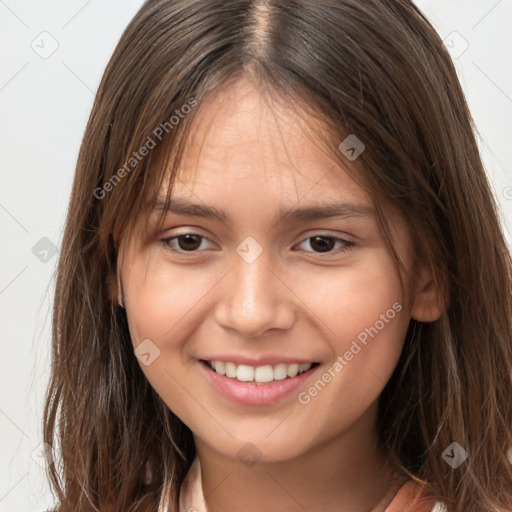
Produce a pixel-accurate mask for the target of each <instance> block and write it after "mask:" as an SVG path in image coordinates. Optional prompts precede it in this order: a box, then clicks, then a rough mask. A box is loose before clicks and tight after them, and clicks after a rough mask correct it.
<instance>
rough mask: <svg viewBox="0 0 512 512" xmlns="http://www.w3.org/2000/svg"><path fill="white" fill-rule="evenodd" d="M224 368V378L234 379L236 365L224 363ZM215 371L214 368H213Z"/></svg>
mask: <svg viewBox="0 0 512 512" xmlns="http://www.w3.org/2000/svg"><path fill="white" fill-rule="evenodd" d="M224 368H225V370H226V377H229V378H231V379H234V378H236V364H235V363H224ZM214 370H215V368H214Z"/></svg>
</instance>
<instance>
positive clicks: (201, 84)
mask: <svg viewBox="0 0 512 512" xmlns="http://www.w3.org/2000/svg"><path fill="white" fill-rule="evenodd" d="M498 219H499V216H498V213H497V206H496V202H495V200H494V198H493V195H492V193H491V190H490V186H489V183H488V181H487V178H486V175H485V172H484V169H483V167H482V163H481V159H480V156H479V153H478V149H477V145H476V142H475V137H474V134H473V126H472V122H471V117H470V113H469V111H468V107H467V105H466V102H465V99H464V96H463V93H462V90H461V87H460V84H459V82H458V80H457V76H456V73H455V70H454V67H453V65H452V62H451V60H450V57H449V55H448V53H447V52H446V50H445V49H444V47H443V44H442V41H441V40H440V38H439V37H438V35H437V34H436V32H435V31H434V29H433V28H432V26H431V25H430V24H429V23H428V21H427V20H426V19H425V18H424V16H423V15H422V14H421V13H420V12H419V11H418V9H417V8H416V7H415V6H414V5H413V4H412V3H411V2H409V1H405V0H393V1H391V0H385V1H384V0H365V1H359V0H357V1H356V0H318V1H310V2H307V1H272V0H269V1H258V0H225V1H222V2H219V1H213V0H149V1H147V2H146V3H145V4H144V5H143V6H142V8H141V10H140V11H139V13H138V14H137V15H136V17H135V18H134V19H133V21H132V22H131V23H130V25H129V26H128V28H127V29H126V31H125V33H124V34H123V36H122V38H121V41H120V42H119V45H118V47H117V48H116V50H115V52H114V55H113V56H112V58H111V61H110V63H109V65H108V67H107V69H106V71H105V75H104V77H103V80H102V83H101V85H100V87H99V90H98V94H97V97H96V101H95V104H94V107H93V110H92V113H91V117H90V120H89V124H88V126H87V129H86V132H85V135H84V140H83V144H82V147H81V151H80V155H79V160H78V164H77V169H76V175H75V181H74V185H73V192H72V197H71V201H70V205H69V212H68V218H67V223H66V228H65V233H64V238H63V242H62V249H61V253H60V261H59V267H58V275H57V282H56V292H55V305H54V324H53V361H52V377H51V382H50V385H49V389H48V395H47V401H46V408H45V415H44V438H45V441H46V442H47V443H49V444H50V445H52V446H54V449H55V451H56V452H58V453H56V454H55V456H56V462H55V464H52V465H50V466H49V478H50V481H51V484H52V486H53V487H52V488H53V489H54V490H55V493H56V497H57V505H56V508H55V510H56V511H58V512H68V511H69V512H71V511H72V512H86V511H87V512H88V511H100V512H119V511H123V512H135V511H137V512H139V511H140V512H146V511H147V512H149V511H152V512H156V511H158V512H164V511H166V512H171V511H172V512H175V511H179V512H186V511H188V512H194V511H208V512H214V511H223V512H227V511H235V510H244V511H245V512H253V511H256V510H257V511H260V510H270V511H273V510H275V511H278V510H279V511H286V512H294V511H308V512H318V511H322V512H331V511H343V512H348V511H357V512H369V511H372V512H384V511H386V512H398V511H401V512H405V511H409V512H412V511H414V512H420V511H421V512H423V511H425V512H426V511H429V512H430V511H441V510H443V511H447V512H473V511H474V512H477V511H478V512H491V511H493V512H496V511H500V512H503V511H505V510H512V468H511V463H510V458H509V457H510V449H511V447H512V409H511V404H512V346H511V343H510V341H511V335H512V315H511V313H512V307H511V291H512V272H511V269H512V266H511V259H510V253H509V251H508V248H507V246H506V243H505V241H504V236H503V233H502V230H501V226H500V223H499V220H498Z"/></svg>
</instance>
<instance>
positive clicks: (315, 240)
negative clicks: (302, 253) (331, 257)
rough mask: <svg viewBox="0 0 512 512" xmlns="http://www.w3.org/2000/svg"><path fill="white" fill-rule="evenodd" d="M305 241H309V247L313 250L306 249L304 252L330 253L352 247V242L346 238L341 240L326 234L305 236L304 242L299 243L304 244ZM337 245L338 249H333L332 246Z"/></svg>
mask: <svg viewBox="0 0 512 512" xmlns="http://www.w3.org/2000/svg"><path fill="white" fill-rule="evenodd" d="M306 242H309V245H310V247H311V248H312V249H313V251H306V252H316V253H319V254H321V253H332V254H336V253H338V252H343V251H346V250H349V249H352V248H353V246H354V242H349V241H348V240H343V239H342V238H338V237H335V236H326V235H315V236H310V237H309V238H306V240H304V242H302V243H301V245H302V244H304V243H306ZM336 244H339V245H338V247H339V248H338V250H336V251H333V248H334V247H335V246H336Z"/></svg>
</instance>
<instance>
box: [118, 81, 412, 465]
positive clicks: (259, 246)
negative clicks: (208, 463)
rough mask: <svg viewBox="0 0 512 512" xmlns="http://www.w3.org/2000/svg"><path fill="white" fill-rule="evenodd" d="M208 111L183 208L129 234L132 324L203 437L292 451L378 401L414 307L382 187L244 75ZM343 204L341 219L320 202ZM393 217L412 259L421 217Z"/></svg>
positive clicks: (187, 173) (262, 452) (193, 150)
mask: <svg viewBox="0 0 512 512" xmlns="http://www.w3.org/2000/svg"><path fill="white" fill-rule="evenodd" d="M197 114H198V117H197V119H196V120H195V123H196V126H195V129H193V130H192V132H193V136H192V138H191V139H190V141H189V144H188V147H187V151H186V154H185V155H184V158H183V161H182V167H181V169H180V176H179V180H178V181H177V183H176V185H175V188H174V190H173V204H174V206H175V208H174V209H173V210H170V211H166V217H165V223H164V226H163V228H162V230H161V231H159V232H158V233H157V234H156V235H155V237H154V240H152V242H151V243H149V244H145V245H143V244H142V243H141V241H140V239H139V238H138V237H137V236H134V237H132V238H131V239H130V240H128V241H125V242H124V244H123V257H122V260H121V281H122V286H123V293H124V305H125V307H126V311H127V316H128V323H129V329H130V334H131V337H132V341H133V345H134V347H135V349H136V354H138V357H139V363H140V366H141V368H142V370H143V372H144V374H145V375H146V377H147V379H148V380H149V382H150V383H151V385H152V386H153V387H154V389H155V390H156V391H157V392H158V394H159V395H160V396H161V397H162V399H163V400H164V401H165V403H166V404H167V405H168V406H169V408H170V409H172V410H173V411H174V413H175V414H176V415H177V416H178V417H180V418H181V420H182V421H183V422H184V423H185V424H186V425H188V427H189V428H190V429H191V430H192V431H193V432H194V435H195V436H196V438H197V439H200V440H201V441H202V442H204V443H206V444H207V445H209V446H210V447H211V448H213V449H214V450H216V451H217V452H218V453H221V454H224V455H225V456H229V457H236V456H237V453H238V452H239V450H240V449H241V448H242V447H244V445H246V443H252V444H253V445H255V446H256V447H257V449H258V450H259V455H258V456H260V457H263V458H265V459H266V460H268V461H271V460H281V461H283V460H286V459H289V458H292V457H294V456H297V455H299V454H301V453H304V452H306V451H307V450H310V449H313V448H314V447H315V446H317V445H320V444H322V443H326V442H329V441H332V440H335V439H336V438H337V437H339V436H341V435H342V434H343V432H344V431H347V430H348V429H349V427H351V426H352V425H354V424H356V422H357V421H358V419H359V418H361V417H362V416H363V415H364V414H365V413H366V412H367V411H368V410H370V408H372V407H375V404H376V400H377V399H378V396H379V394H380V393H381V391H382V389H383V388H384V386H385V383H386V382H387V380H388V379H389V377H390V376H391V373H392V372H393V369H394V368H395V366H396V364H397V361H398V358H399V355H400V352H401V349H402V345H403V340H404V336H405V333H406V329H407V326H408V323H409V320H410V316H411V311H412V304H411V305H409V304H407V303H406V301H405V298H404V297H403V295H402V291H401V287H400V281H399V276H398V274H397V271H396V269H395V266H394V263H393V260H392V257H391V255H390V254H389V253H388V251H387V250H386V247H385V243H384V239H383V237H382V235H381V234H380V232H379V229H378V226H377V222H376V218H375V217H374V215H373V214H372V204H371V202H370V200H369V198H368V197H367V196H366V195H365V193H364V192H363V190H362V189H361V188H360V187H359V186H357V185H356V184H355V183H354V182H353V181H351V180H350V179H349V177H348V175H347V174H346V173H345V171H344V169H343V168H342V167H341V166H340V164H339V163H338V162H334V161H333V160H332V159H330V158H329V157H328V156H327V154H326V153H325V152H323V151H322V150H321V149H320V146H319V145H318V144H315V143H314V142H313V141H312V140H311V136H310V135H308V134H306V133H305V131H304V130H303V126H304V124H303V123H304V120H303V119H301V118H300V117H299V116H297V114H296V112H294V110H293V109H291V108H289V107H288V108H287V107H285V106H283V105H278V104H274V105H269V104H267V103H266V102H265V101H264V100H262V98H261V97H260V96H259V94H258V93H257V92H256V90H255V89H253V88H252V86H251V85H250V83H249V82H246V81H240V82H238V83H237V84H236V85H234V86H231V87H230V88H226V89H224V90H222V91H221V92H220V93H219V94H218V95H216V96H215V97H211V98H210V99H209V100H208V101H207V102H204V103H203V104H202V105H201V106H200V110H199V111H198V113H197ZM161 193H162V195H165V189H162V191H161ZM189 204H193V205H197V206H196V207H192V206H187V205H189ZM328 204H329V205H335V204H336V205H337V207H336V208H333V209H331V215H328V214H327V213H326V212H325V211H323V214H316V215H314V214H313V213H314V212H313V209H319V210H320V209H321V208H324V207H325V206H326V205H328ZM199 208H202V209H203V210H202V212H201V211H199V210H198V209H199ZM204 212H209V213H210V215H207V216H205V215H204ZM212 212H214V213H215V214H216V215H214V214H213V213H212ZM301 212H302V213H301ZM333 212H334V213H336V215H332V213H333ZM200 213H202V215H200ZM308 213H309V215H308ZM159 214H160V211H158V210H156V211H155V212H154V213H153V214H152V215H153V217H154V221H155V223H156V220H157V219H158V215H159ZM389 215H390V216H391V215H393V214H392V212H389ZM392 219H393V220H392V223H391V225H392V227H393V230H394V231H393V236H394V239H395V242H396V249H397V251H398V254H399V255H401V257H402V259H403V260H404V262H405V263H406V264H407V263H408V262H410V256H411V255H410V252H411V248H410V245H409V238H408V237H407V236H406V233H407V230H406V224H405V222H404V221H403V219H401V218H400V217H399V216H397V215H395V216H394V217H392ZM210 362H212V365H213V366H214V367H215V368H216V370H217V371H215V370H214V369H212V367H211V365H210ZM226 372H227V375H222V374H223V373H226ZM298 372H299V373H298ZM239 456H240V455H239Z"/></svg>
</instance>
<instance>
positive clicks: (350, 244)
mask: <svg viewBox="0 0 512 512" xmlns="http://www.w3.org/2000/svg"><path fill="white" fill-rule="evenodd" d="M185 235H197V236H199V237H200V238H201V239H202V240H207V241H208V242H210V243H214V242H213V241H212V240H211V239H210V238H209V237H207V236H206V235H203V234H202V233H200V232H196V231H194V230H193V229H190V228H189V229H188V230H187V229H186V230H184V231H182V232H178V233H172V234H171V235H170V236H166V237H165V238H162V239H160V241H161V242H162V243H163V244H164V246H165V247H166V248H167V249H168V250H170V251H171V252H173V253H176V254H180V255H181V254H183V255H187V254H188V255H190V256H192V255H197V254H201V253H202V252H204V250H203V251H199V250H195V251H184V250H180V249H173V248H171V247H170V242H171V240H175V239H177V238H179V237H180V236H185ZM342 236H343V238H342ZM315 237H324V238H332V239H334V240H335V242H341V243H342V244H343V245H342V247H341V248H338V249H336V250H331V251H329V252H326V253H322V252H315V251H303V252H306V253H309V254H315V255H318V256H320V257H322V256H323V257H325V258H327V257H329V256H335V255H337V254H339V253H342V252H344V251H346V250H349V249H353V248H354V246H356V243H355V242H354V241H353V240H350V239H349V238H350V236H349V238H348V239H347V238H346V235H345V234H343V235H339V236H337V234H332V233H327V232H325V230H318V231H314V230H313V231H308V232H306V233H303V234H302V235H301V239H300V240H299V241H298V242H296V243H295V244H294V245H293V247H295V246H297V245H301V244H303V243H305V242H307V241H308V240H310V239H311V238H315Z"/></svg>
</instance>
